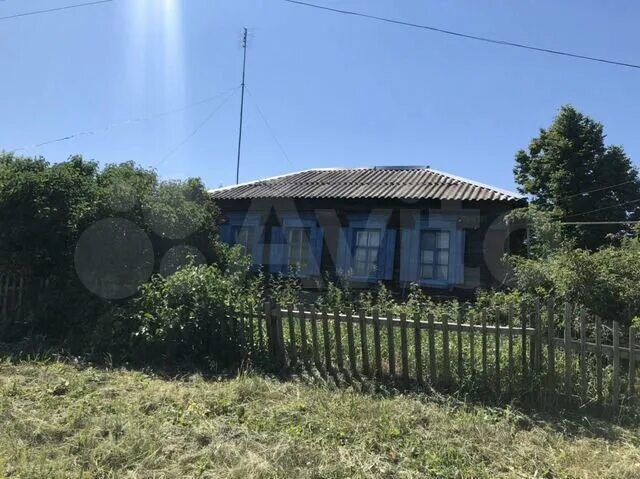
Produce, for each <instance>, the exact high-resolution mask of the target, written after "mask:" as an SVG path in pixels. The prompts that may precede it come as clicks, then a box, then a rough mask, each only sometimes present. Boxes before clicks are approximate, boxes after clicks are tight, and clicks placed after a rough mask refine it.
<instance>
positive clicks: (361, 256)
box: [355, 248, 367, 262]
mask: <svg viewBox="0 0 640 479" xmlns="http://www.w3.org/2000/svg"><path fill="white" fill-rule="evenodd" d="M355 260H356V261H362V262H366V261H367V250H366V249H364V248H356V254H355Z"/></svg>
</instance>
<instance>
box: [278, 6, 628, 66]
mask: <svg viewBox="0 0 640 479" xmlns="http://www.w3.org/2000/svg"><path fill="white" fill-rule="evenodd" d="M282 1H283V2H287V3H293V4H296V5H301V6H304V7H310V8H316V9H319V10H326V11H328V12H333V13H340V14H343V15H353V16H355V17H361V18H367V19H369V20H376V21H379V22H385V23H392V24H395V25H403V26H405V27H412V28H420V29H422V30H429V31H432V32H437V33H443V34H445V35H452V36H455V37H460V38H466V39H469V40H477V41H480V42H485V43H493V44H495V45H502V46H508V47H515V48H523V49H525V50H533V51H537V52H542V53H548V54H551V55H561V56H565V57H572V58H579V59H581V60H588V61H592V62H599V63H607V64H610V65H617V66H622V67H628V68H637V69H640V65H637V64H633V63H625V62H620V61H616V60H609V59H607V58H598V57H592V56H587V55H578V54H576V53H569V52H565V51H561V50H551V49H548V48H541V47H535V46H532V45H526V44H524V43H515V42H510V41H506V40H497V39H494V38H488V37H481V36H478V35H471V34H468V33H461V32H455V31H452V30H445V29H442V28H437V27H432V26H429V25H421V24H418V23H411V22H404V21H402V20H394V19H392V18H385V17H378V16H376V15H369V14H366V13H360V12H354V11H350V10H341V9H338V8H332V7H326V6H324V5H317V4H315V3H307V2H302V1H299V0H282Z"/></svg>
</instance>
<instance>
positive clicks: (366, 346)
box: [359, 309, 370, 376]
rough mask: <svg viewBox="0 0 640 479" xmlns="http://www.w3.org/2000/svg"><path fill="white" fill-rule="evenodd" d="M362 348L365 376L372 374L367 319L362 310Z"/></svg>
mask: <svg viewBox="0 0 640 479" xmlns="http://www.w3.org/2000/svg"><path fill="white" fill-rule="evenodd" d="M359 315H360V347H361V348H362V372H363V373H364V374H365V376H368V375H369V373H370V370H369V343H368V341H367V319H366V317H365V314H364V309H360V313H359Z"/></svg>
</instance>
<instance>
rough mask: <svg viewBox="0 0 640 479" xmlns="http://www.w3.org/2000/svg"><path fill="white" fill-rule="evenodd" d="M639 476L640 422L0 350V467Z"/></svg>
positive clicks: (42, 473)
mask: <svg viewBox="0 0 640 479" xmlns="http://www.w3.org/2000/svg"><path fill="white" fill-rule="evenodd" d="M5 477H20V478H31V477H32V478H38V479H39V478H43V477H47V478H57V477H73V478H84V477H86V478H120V477H142V478H174V477H175V478H186V477H202V478H280V477H282V478H305V477H308V478H312V477H317V478H345V477H363V478H364V477H380V478H392V477H399V478H412V477H442V478H448V477H451V478H454V477H460V478H485V477H486V478H493V477H546V478H574V477H575V478H590V477H594V478H596V477H597V478H616V479H621V478H637V477H640V436H639V434H638V431H637V430H634V429H630V428H624V427H620V426H615V425H612V424H609V423H603V422H593V421H588V420H586V419H584V420H582V421H580V420H558V419H555V420H550V421H547V420H544V419H542V418H537V417H532V416H526V415H524V414H522V413H520V412H518V411H517V410H514V409H510V408H505V409H494V408H485V407H480V406H474V405H468V404H461V403H454V402H451V401H447V400H443V399H439V400H436V398H428V397H424V396H423V397H420V396H402V395H395V396H389V397H384V396H381V395H372V394H363V393H358V392H356V391H353V390H344V389H336V388H332V387H329V386H326V385H318V384H309V383H306V382H301V381H288V382H282V381H278V380H276V379H271V378H266V377H261V376H258V375H254V374H244V375H240V376H239V377H236V378H220V379H218V380H204V379H203V378H202V377H201V376H198V375H194V376H191V377H186V378H181V379H172V380H169V379H163V378H160V377H156V376H153V375H149V374H144V373H141V372H135V371H125V370H116V371H108V370H101V369H95V368H91V367H79V366H74V365H72V364H68V363H61V362H8V361H4V362H0V478H5Z"/></svg>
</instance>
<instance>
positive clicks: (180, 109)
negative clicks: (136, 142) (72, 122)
mask: <svg viewBox="0 0 640 479" xmlns="http://www.w3.org/2000/svg"><path fill="white" fill-rule="evenodd" d="M237 88H238V87H237V86H235V87H233V88H229V89H228V90H225V91H222V92H220V93H218V94H216V95H214V96H211V97H208V98H203V99H202V100H198V101H195V102H192V103H188V104H186V105H183V106H181V107H176V108H173V109H171V110H167V111H163V112H160V113H156V114H152V115H147V116H141V117H134V118H129V119H128V120H123V121H119V122H115V123H111V124H109V125H107V126H105V127H103V128H94V129H91V130H83V131H78V132H76V133H71V134H68V135H64V136H61V137H58V138H54V139H51V140H46V141H42V142H40V143H34V144H32V145H27V146H22V147H20V148H13V149H11V150H8V151H9V152H14V153H15V152H18V151H24V150H32V149H35V148H41V147H43V146H46V145H50V144H53V143H60V142H63V141H69V140H73V139H75V138H78V137H81V136H89V135H98V134H101V133H107V132H109V131H110V130H112V129H114V128H118V127H121V126H126V125H131V124H134V123H143V122H147V121H152V120H157V119H159V118H163V117H165V116H169V115H172V114H174V113H180V112H183V111H187V110H190V109H192V108H196V107H198V106H200V105H204V104H206V103H211V102H212V101H214V100H216V99H218V98H220V97H221V96H223V95H226V94H227V93H230V92H232V91H233V90H235V89H237Z"/></svg>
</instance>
